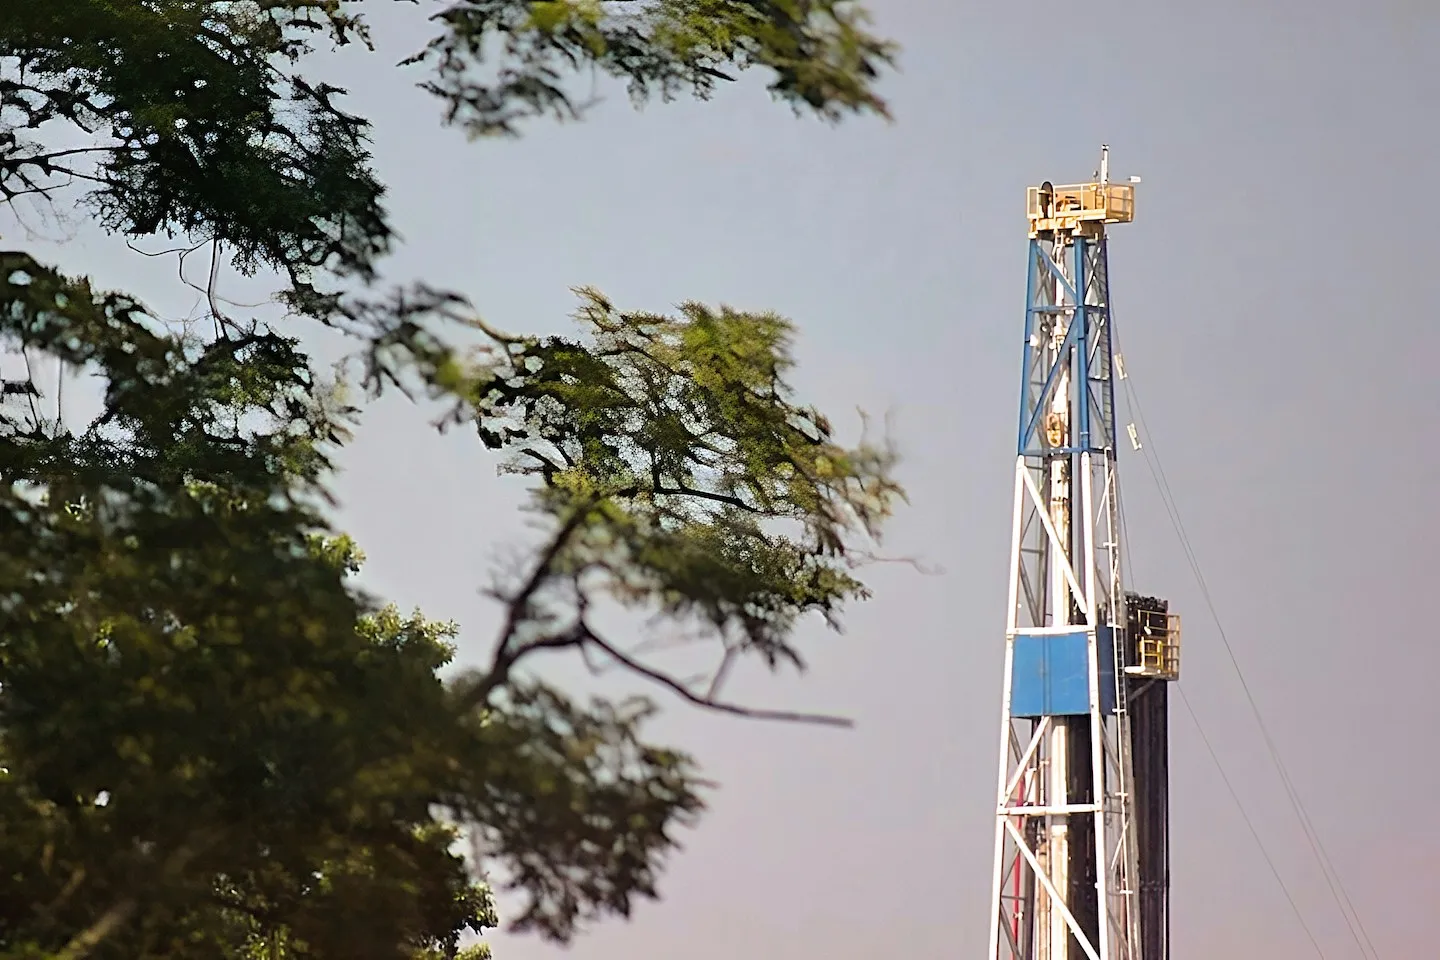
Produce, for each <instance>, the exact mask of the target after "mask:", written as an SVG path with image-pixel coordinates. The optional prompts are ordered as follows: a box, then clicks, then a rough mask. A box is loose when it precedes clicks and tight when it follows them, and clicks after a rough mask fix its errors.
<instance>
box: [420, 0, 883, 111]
mask: <svg viewBox="0 0 1440 960" xmlns="http://www.w3.org/2000/svg"><path fill="white" fill-rule="evenodd" d="M439 19H440V21H441V22H442V23H444V24H445V26H446V27H447V30H446V31H445V33H443V34H442V35H441V36H439V37H437V38H435V40H434V41H433V42H431V44H430V45H429V46H428V47H427V48H426V49H425V50H424V51H423V52H421V53H420V54H417V55H416V57H415V58H414V60H415V61H420V62H427V63H431V64H433V65H434V66H435V67H436V77H435V79H434V80H432V81H430V82H428V83H427V84H426V88H427V89H429V90H430V91H431V92H433V93H435V94H437V95H439V96H440V97H441V98H442V99H443V100H444V101H445V103H446V105H447V115H446V116H447V119H448V120H450V121H451V122H459V123H461V124H462V125H463V126H464V127H465V128H466V129H467V130H469V131H470V132H471V133H472V134H476V135H489V134H504V135H513V134H514V133H516V132H517V124H518V123H519V121H521V120H523V119H525V118H528V117H533V116H539V115H544V114H550V115H553V116H554V117H556V118H557V119H561V120H568V119H577V118H578V117H579V116H580V114H581V111H582V109H583V106H584V105H583V104H582V103H577V102H576V100H575V98H574V97H573V96H572V95H571V94H570V93H568V92H567V91H566V90H565V87H564V81H565V74H566V73H567V72H569V71H573V70H575V69H576V68H578V67H581V66H586V67H589V68H591V69H594V70H597V71H599V72H601V73H604V74H607V75H609V76H612V77H617V78H620V79H624V80H625V81H627V83H628V84H629V88H630V94H631V96H632V98H633V99H635V100H636V101H637V102H642V101H644V100H647V99H649V98H650V97H651V96H654V95H659V96H661V97H663V98H665V99H669V98H672V97H674V96H676V95H677V94H679V93H681V92H683V91H685V90H689V91H690V92H692V93H693V94H695V95H697V96H700V97H708V96H709V95H710V94H711V93H712V92H713V91H714V89H715V83H716V81H725V80H733V79H734V77H733V76H732V75H731V73H727V72H726V71H727V70H729V71H731V72H732V73H733V72H734V71H737V70H745V69H749V68H752V67H760V68H763V69H766V70H768V71H769V72H770V74H771V76H772V79H771V81H770V84H769V87H770V91H771V93H772V94H774V95H775V96H776V97H777V98H779V99H781V100H784V101H787V102H789V103H791V104H793V105H795V106H797V107H800V106H804V107H807V108H809V109H812V110H814V111H815V112H817V113H818V114H819V115H820V116H822V117H824V118H826V119H829V120H838V119H840V118H841V117H842V116H843V115H844V114H845V113H846V112H851V111H857V112H872V113H878V114H881V115H888V112H887V108H886V105H885V102H884V101H883V100H882V99H881V98H880V97H879V96H878V95H877V94H876V93H875V91H874V90H873V89H872V86H871V84H872V82H873V81H874V80H875V79H876V78H877V77H878V75H879V71H880V70H881V69H882V68H883V67H885V66H888V65H889V64H890V62H891V59H892V57H893V55H894V48H893V46H892V45H891V44H890V43H888V42H886V41H883V40H881V39H879V38H877V37H875V36H873V35H871V34H869V33H868V32H866V30H865V29H864V27H865V19H866V18H865V15H864V11H863V10H861V9H859V8H858V7H857V6H856V5H855V4H854V3H851V2H846V0H640V2H601V0H546V2H532V0H460V2H457V3H454V4H451V5H449V6H448V7H447V8H446V10H445V11H444V12H443V13H441V14H440V15H439ZM495 47H498V48H499V54H500V56H499V60H500V64H501V65H500V67H499V68H498V69H497V70H496V71H494V76H491V75H490V74H487V73H484V72H482V71H481V70H480V69H479V68H480V67H481V66H482V65H483V64H484V63H485V61H486V55H487V53H490V52H492V50H494V48H495Z"/></svg>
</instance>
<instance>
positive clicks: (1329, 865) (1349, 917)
mask: <svg viewBox="0 0 1440 960" xmlns="http://www.w3.org/2000/svg"><path fill="white" fill-rule="evenodd" d="M1112 335H1113V334H1112ZM1117 343H1118V338H1117ZM1124 383H1125V393H1126V398H1127V399H1128V400H1129V403H1130V407H1131V409H1132V410H1133V411H1134V413H1135V419H1136V421H1137V422H1138V424H1139V426H1140V430H1141V432H1142V433H1144V435H1145V440H1146V443H1145V444H1141V445H1140V453H1141V456H1142V459H1143V460H1144V461H1145V464H1146V467H1147V468H1148V469H1149V471H1150V475H1151V477H1152V478H1153V479H1154V480H1155V484H1156V487H1157V488H1158V489H1159V492H1160V497H1161V501H1162V503H1163V504H1164V506H1165V511H1166V513H1167V514H1168V515H1169V517H1170V522H1171V525H1172V526H1173V527H1174V529H1175V532H1176V534H1177V536H1178V537H1179V539H1180V545H1181V549H1183V550H1184V552H1185V558H1186V560H1187V562H1188V563H1189V565H1190V570H1191V573H1193V574H1194V576H1195V580H1196V583H1197V584H1198V586H1199V588H1200V594H1201V597H1202V598H1203V599H1204V601H1205V605H1206V607H1207V608H1208V610H1209V612H1210V617H1211V619H1212V620H1213V621H1214V623H1215V629H1216V631H1217V633H1218V634H1219V636H1220V641H1221V644H1222V646H1223V647H1224V649H1225V653H1226V657H1227V658H1228V659H1229V661H1230V666H1231V667H1232V668H1233V669H1234V671H1235V676H1236V678H1237V679H1238V680H1239V681H1240V688H1241V690H1242V691H1244V693H1245V699H1246V701H1247V703H1248V704H1249V705H1250V712H1251V713H1252V714H1253V716H1254V718H1255V723H1256V726H1257V727H1258V728H1259V730H1260V735H1261V739H1262V740H1263V741H1264V743H1265V748H1266V751H1267V752H1268V753H1269V755H1270V760H1271V762H1272V764H1273V765H1274V767H1275V770H1276V772H1277V773H1278V774H1279V776H1280V782H1281V784H1282V785H1283V787H1284V789H1285V795H1286V798H1287V799H1288V800H1289V801H1290V806H1291V809H1292V810H1293V812H1294V813H1295V816H1296V819H1297V820H1298V821H1299V823H1300V828H1301V832H1302V833H1303V834H1304V835H1305V839H1306V842H1307V844H1308V845H1309V847H1310V851H1311V853H1312V854H1313V855H1314V856H1315V859H1316V862H1318V863H1319V864H1320V871H1321V874H1322V876H1324V878H1325V883H1326V886H1328V887H1329V888H1330V894H1331V896H1332V897H1334V899H1335V903H1336V906H1337V907H1338V908H1339V910H1340V915H1341V917H1342V918H1343V919H1344V921H1345V926H1346V927H1347V928H1348V929H1349V931H1350V936H1351V937H1352V938H1353V939H1354V941H1355V945H1356V947H1358V948H1359V950H1360V953H1361V955H1362V956H1365V957H1367V958H1374V960H1378V958H1379V952H1378V951H1377V950H1376V949H1375V946H1374V944H1373V942H1372V941H1371V940H1370V935H1369V933H1368V932H1367V931H1366V930H1365V925H1364V922H1363V921H1362V920H1361V918H1360V914H1359V911H1357V910H1356V909H1355V905H1354V902H1353V901H1352V900H1351V899H1350V895H1349V893H1348V892H1347V891H1346V889H1345V885H1344V883H1343V882H1342V881H1341V879H1340V875H1339V872H1338V871H1337V870H1336V869H1335V866H1334V864H1333V862H1332V861H1331V860H1330V856H1329V853H1328V852H1327V851H1326V850H1325V845H1324V843H1323V842H1322V841H1321V840H1320V835H1319V833H1318V832H1317V831H1316V830H1315V826H1314V824H1313V823H1312V822H1311V820H1310V815H1309V813H1308V812H1307V811H1306V809H1305V805H1304V803H1303V802H1302V801H1301V799H1300V795H1299V791H1298V790H1297V789H1296V788H1295V784H1294V781H1293V780H1292V779H1291V777H1290V773H1289V771H1288V769H1286V767H1285V763H1284V761H1283V760H1282V759H1281V757H1280V751H1279V748H1278V747H1277V746H1276V744H1275V741H1274V739H1273V738H1272V737H1271V735H1270V730H1269V727H1268V726H1267V725H1266V723H1265V719H1264V717H1263V715H1262V714H1261V712H1260V706H1259V704H1258V703H1257V701H1256V699H1255V695H1254V693H1253V692H1252V691H1251V689H1250V684H1249V682H1248V681H1247V680H1246V678H1245V672H1244V671H1243V670H1242V669H1241V667H1240V661H1239V659H1238V658H1237V657H1236V655H1235V649H1234V647H1233V646H1232V645H1231V643H1230V638H1229V636H1228V634H1227V633H1226V630H1225V626H1224V624H1223V623H1222V622H1221V620H1220V614H1219V611H1218V610H1217V609H1216V606H1215V601H1214V599H1213V597H1212V596H1211V593H1210V587H1209V584H1208V582H1207V581H1206V579H1205V574H1204V572H1203V571H1202V570H1201V568H1200V562H1199V558H1198V557H1197V556H1196V554H1195V550H1194V547H1193V545H1192V544H1191V542H1190V537H1189V535H1188V534H1187V533H1186V531H1185V525H1184V522H1183V521H1182V520H1181V518H1180V510H1179V506H1178V504H1177V503H1176V502H1175V497H1174V493H1173V491H1172V490H1171V487H1170V482H1169V478H1168V477H1166V475H1165V468H1164V466H1163V465H1162V464H1161V463H1160V457H1159V454H1158V453H1156V452H1155V451H1154V450H1153V447H1154V437H1153V436H1152V435H1151V433H1150V428H1149V425H1148V424H1147V423H1146V422H1145V412H1144V410H1143V408H1142V407H1141V405H1140V399H1139V397H1138V396H1137V394H1136V391H1135V387H1134V384H1133V383H1132V382H1131V381H1130V379H1129V378H1128V377H1126V378H1125V380H1124ZM1181 699H1182V700H1183V701H1184V702H1185V706H1186V709H1187V710H1190V712H1191V717H1192V719H1194V718H1195V714H1194V711H1193V709H1192V708H1191V707H1190V704H1189V701H1188V700H1184V693H1183V692H1182V693H1181ZM1196 727H1197V729H1199V722H1198V719H1197V722H1196ZM1201 736H1202V739H1203V738H1204V732H1203V730H1202V732H1201ZM1206 746H1207V747H1209V743H1208V742H1207V744H1206ZM1211 756H1212V758H1214V759H1215V761H1216V765H1217V768H1219V759H1218V757H1217V756H1216V755H1215V753H1214V751H1213V749H1212V750H1211ZM1221 776H1222V778H1223V777H1224V770H1223V768H1222V769H1221ZM1227 786H1228V781H1227ZM1231 793H1232V796H1233V795H1234V791H1233V790H1232V791H1231ZM1235 799H1236V803H1237V804H1239V797H1238V796H1236V798H1235ZM1241 812H1242V815H1244V810H1243V807H1242V810H1241ZM1245 819H1246V822H1247V824H1248V823H1249V817H1248V816H1246V818H1245ZM1251 832H1252V833H1254V828H1253V827H1252V828H1251ZM1256 839H1257V841H1258V839H1259V838H1258V836H1257V838H1256ZM1262 853H1263V850H1262ZM1266 859H1267V861H1268V860H1269V856H1268V854H1267V855H1266ZM1272 868H1273V864H1272ZM1276 878H1277V879H1279V874H1278V872H1277V875H1276ZM1281 885H1282V887H1283V886H1284V884H1283V881H1282V883H1281ZM1285 895H1286V898H1287V899H1290V893H1289V891H1288V890H1286V892H1285ZM1291 905H1292V906H1294V900H1293V899H1291ZM1296 915H1297V918H1299V913H1298V910H1297V914H1296ZM1301 925H1302V926H1304V920H1303V919H1302V920H1301ZM1306 933H1307V935H1308V934H1309V929H1308V928H1307V929H1306ZM1311 942H1312V943H1314V942H1315V941H1314V937H1313V936H1312V937H1311ZM1316 949H1317V951H1318V950H1319V945H1318V944H1316Z"/></svg>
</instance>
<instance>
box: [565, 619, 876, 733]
mask: <svg viewBox="0 0 1440 960" xmlns="http://www.w3.org/2000/svg"><path fill="white" fill-rule="evenodd" d="M578 626H579V627H580V628H581V629H583V630H584V634H585V640H586V642H588V643H590V644H593V645H594V646H596V647H599V648H600V649H601V650H602V651H604V652H605V654H606V655H607V656H609V657H612V658H613V659H615V660H616V661H618V662H619V663H620V664H621V665H622V666H624V667H626V668H627V669H629V670H631V671H633V672H635V673H637V674H639V675H640V676H642V677H644V678H645V679H647V680H650V681H653V682H654V683H658V684H659V685H660V686H662V687H665V688H666V689H668V690H670V691H671V692H672V693H674V694H676V695H678V696H679V697H680V698H681V699H684V700H688V701H689V702H690V703H692V704H694V705H695V706H697V707H704V708H705V709H706V710H714V711H716V712H718V713H728V714H731V715H733V716H737V717H748V718H750V719H752V720H779V721H784V722H787V723H814V724H819V725H821V726H827V727H853V726H854V725H855V722H854V721H853V720H850V719H849V718H848V717H836V716H830V715H828V714H821V713H799V712H795V711H791V710H764V709H758V708H753V707H742V706H740V705H739V704H734V703H726V702H725V701H722V700H713V699H711V698H710V697H708V696H702V695H701V694H698V693H696V692H695V691H693V690H691V689H690V688H689V687H687V686H685V685H684V684H682V683H679V682H678V681H676V680H675V679H674V678H673V677H668V676H666V675H665V674H663V673H661V672H659V671H658V670H653V669H651V668H650V667H647V666H646V665H645V664H643V663H641V662H640V661H638V660H636V659H634V658H633V657H630V656H628V655H626V654H625V653H624V652H623V651H621V650H619V649H618V648H616V647H615V646H614V645H613V644H610V643H607V642H606V641H605V640H602V639H601V638H600V637H598V636H596V635H595V634H594V633H593V632H592V631H591V630H590V628H589V627H587V626H585V625H584V624H579V625H578Z"/></svg>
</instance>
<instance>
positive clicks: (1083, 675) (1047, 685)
mask: <svg viewBox="0 0 1440 960" xmlns="http://www.w3.org/2000/svg"><path fill="white" fill-rule="evenodd" d="M1097 639H1098V640H1099V652H1100V709H1101V710H1102V711H1104V712H1105V713H1107V714H1108V713H1113V712H1114V711H1115V647H1114V638H1113V634H1112V632H1111V631H1110V630H1109V629H1108V628H1103V627H1102V628H1101V630H1100V632H1099V636H1098V638H1097ZM1089 641H1090V637H1089V634H1088V633H1086V632H1085V631H1077V632H1075V633H1060V634H1040V635H1035V634H1022V635H1020V636H1018V637H1016V638H1015V659H1014V664H1013V669H1012V673H1011V680H1010V714H1011V716H1015V717H1067V716H1077V715H1079V716H1083V715H1085V714H1088V713H1089V712H1090V682H1089V679H1090V668H1089V662H1090V659H1089Z"/></svg>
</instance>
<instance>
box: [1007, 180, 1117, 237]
mask: <svg viewBox="0 0 1440 960" xmlns="http://www.w3.org/2000/svg"><path fill="white" fill-rule="evenodd" d="M1025 206H1026V213H1027V216H1028V217H1029V219H1030V236H1032V237H1034V236H1038V235H1040V234H1042V233H1082V234H1087V235H1093V234H1098V233H1100V232H1102V231H1103V230H1104V225H1105V224H1107V223H1129V222H1130V221H1131V220H1134V219H1135V185H1134V184H1133V183H1106V182H1098V183H1072V184H1062V185H1060V186H1055V185H1054V184H1051V183H1049V182H1046V183H1042V184H1041V185H1040V186H1038V187H1029V188H1027V189H1026V191H1025Z"/></svg>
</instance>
